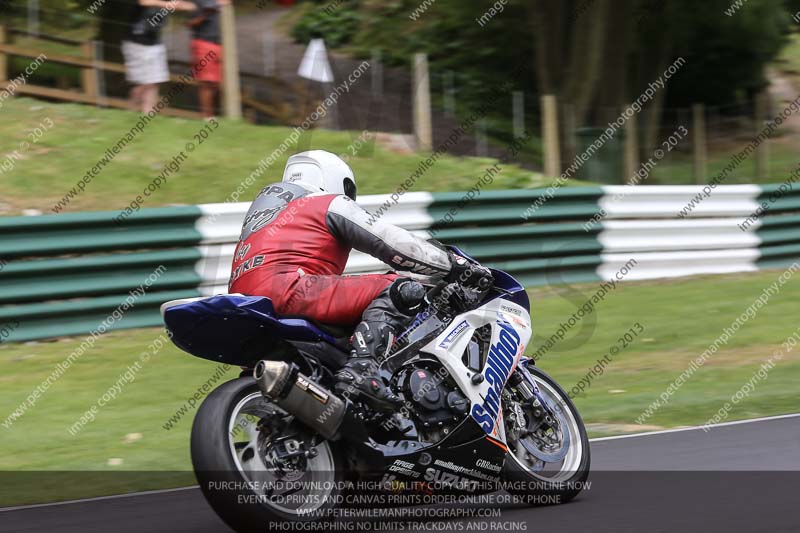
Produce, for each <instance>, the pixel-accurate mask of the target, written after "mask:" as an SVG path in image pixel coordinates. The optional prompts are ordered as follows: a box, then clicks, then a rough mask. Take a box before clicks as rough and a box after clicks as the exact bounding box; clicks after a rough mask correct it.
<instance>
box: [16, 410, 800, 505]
mask: <svg viewBox="0 0 800 533" xmlns="http://www.w3.org/2000/svg"><path fill="white" fill-rule="evenodd" d="M797 417H800V413H792V414H787V415H776V416H765V417H761V418H750V419H747V420H734V421H733V422H722V423H720V424H714V425H712V426H710V427H711V429H713V428H717V427H724V426H736V425H739V424H749V423H752V422H767V421H770V420H781V419H784V418H797ZM698 429H703V426H692V427H687V428H676V429H662V430H659V431H647V432H644V433H631V434H629V435H614V436H613V437H596V438H593V439H589V442H602V441H607V440H619V439H630V438H634V437H649V436H650V435H664V434H667V433H680V432H683V431H694V430H698ZM199 488H200V486H199V485H192V486H191V487H178V488H174V489H161V490H148V491H142V492H131V493H128V494H112V495H109V496H97V497H96V498H83V499H80V500H66V501H63V502H53V503H36V504H33V505H19V506H16V507H0V513H4V512H10V511H24V510H26V509H36V508H40V507H55V506H58V505H72V504H75V503H87V502H97V501H103V500H114V499H119V498H133V497H136V496H149V495H151V494H165V493H169V492H179V491H184V490H193V489H199Z"/></svg>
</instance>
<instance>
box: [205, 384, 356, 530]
mask: <svg viewBox="0 0 800 533" xmlns="http://www.w3.org/2000/svg"><path fill="white" fill-rule="evenodd" d="M192 464H193V465H194V470H195V474H196V475H197V479H198V481H199V483H200V488H201V490H202V491H203V494H204V495H205V497H206V499H207V500H208V502H209V504H210V505H211V507H212V508H213V509H214V511H216V513H217V514H218V515H219V516H220V517H221V518H222V519H223V520H224V521H225V522H226V523H227V524H228V525H229V526H231V527H232V528H234V529H235V530H237V531H267V530H270V529H274V528H275V524H276V523H278V522H283V521H310V520H316V519H319V518H321V517H322V516H325V513H326V512H327V511H328V510H330V509H331V508H332V507H334V506H335V505H336V502H338V501H340V497H341V491H342V485H343V483H342V481H343V472H344V470H345V469H344V467H343V466H344V465H343V460H342V458H341V454H340V453H339V450H338V447H337V446H335V444H334V443H330V442H328V441H320V440H319V437H318V436H316V435H314V434H312V433H311V432H310V431H309V430H308V429H307V428H305V426H302V425H301V424H299V423H298V422H296V421H295V420H294V419H293V417H292V416H291V415H289V414H288V413H286V412H285V411H283V410H282V409H280V408H279V407H278V406H276V405H275V404H273V403H270V402H268V401H267V400H266V399H265V398H264V397H263V396H262V395H261V392H260V391H259V390H258V386H257V385H256V382H255V380H254V379H253V378H251V377H244V378H239V379H236V380H233V381H229V382H228V383H225V384H224V385H222V386H221V387H219V388H217V389H216V390H215V391H213V392H212V393H211V394H210V395H209V396H208V398H206V400H205V401H204V402H203V404H202V405H201V406H200V409H199V410H198V412H197V416H196V417H195V420H194V425H193V426H192Z"/></svg>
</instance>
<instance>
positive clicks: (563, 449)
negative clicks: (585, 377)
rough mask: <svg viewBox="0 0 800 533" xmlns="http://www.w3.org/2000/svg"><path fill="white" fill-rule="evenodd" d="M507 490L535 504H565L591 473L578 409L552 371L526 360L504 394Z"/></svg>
mask: <svg viewBox="0 0 800 533" xmlns="http://www.w3.org/2000/svg"><path fill="white" fill-rule="evenodd" d="M503 396H504V397H503V407H504V415H505V417H504V418H505V430H506V440H507V442H508V444H509V451H508V456H507V457H506V461H505V466H504V469H503V474H504V478H505V480H506V482H507V490H508V491H509V492H510V493H511V494H512V495H514V496H517V497H518V498H519V499H521V500H522V501H523V502H525V503H528V504H532V505H536V504H541V505H548V504H559V503H566V502H568V501H570V500H571V499H573V498H574V497H575V496H577V495H578V493H579V492H580V491H581V490H583V488H584V487H585V485H586V480H587V479H588V477H589V466H590V451H589V438H588V436H587V435H586V428H585V427H584V425H583V420H581V416H580V415H579V414H578V410H577V409H576V408H575V405H574V404H573V403H572V400H570V398H569V396H568V395H567V393H566V392H565V391H564V389H562V388H561V386H559V385H558V383H556V382H555V380H553V378H551V377H550V376H548V375H547V374H545V373H544V372H543V371H541V370H539V369H538V368H536V367H535V366H533V365H526V364H521V365H520V366H519V367H518V368H517V370H516V371H515V376H513V379H512V380H510V382H509V385H508V386H507V387H506V389H505V391H504V395H503Z"/></svg>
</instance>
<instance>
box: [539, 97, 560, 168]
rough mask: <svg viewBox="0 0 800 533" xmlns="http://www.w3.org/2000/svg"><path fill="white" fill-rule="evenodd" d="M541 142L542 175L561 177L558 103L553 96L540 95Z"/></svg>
mask: <svg viewBox="0 0 800 533" xmlns="http://www.w3.org/2000/svg"><path fill="white" fill-rule="evenodd" d="M542 141H543V143H542V144H543V145H544V175H545V176H548V177H550V178H555V177H557V176H560V175H561V153H560V150H561V148H560V147H559V141H558V102H557V101H556V97H555V95H553V94H545V95H542Z"/></svg>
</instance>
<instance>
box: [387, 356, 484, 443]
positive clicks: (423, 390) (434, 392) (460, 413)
mask: <svg viewBox="0 0 800 533" xmlns="http://www.w3.org/2000/svg"><path fill="white" fill-rule="evenodd" d="M399 385H400V388H401V390H402V391H403V393H404V396H405V398H406V400H407V401H408V402H411V404H412V405H413V406H414V407H415V409H413V410H412V412H411V413H410V415H411V417H412V418H414V419H415V420H416V422H418V424H419V425H421V426H422V427H421V428H419V429H420V434H423V433H427V434H429V435H430V437H431V438H434V439H436V440H438V439H437V438H436V437H440V436H443V435H439V434H440V433H443V434H444V435H446V434H447V433H449V428H450V426H452V425H455V424H456V423H458V422H460V421H461V420H462V419H463V418H464V416H465V415H466V414H467V411H468V410H469V401H468V400H467V398H466V397H465V396H464V395H463V394H462V393H461V392H460V391H459V390H458V389H457V388H456V387H455V385H453V384H451V383H450V379H449V374H448V373H447V372H446V371H445V369H444V368H442V367H438V368H437V369H436V370H434V369H433V367H432V366H423V365H414V366H410V367H409V368H407V369H406V371H405V374H404V375H403V377H402V379H401V380H400V383H399Z"/></svg>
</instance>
